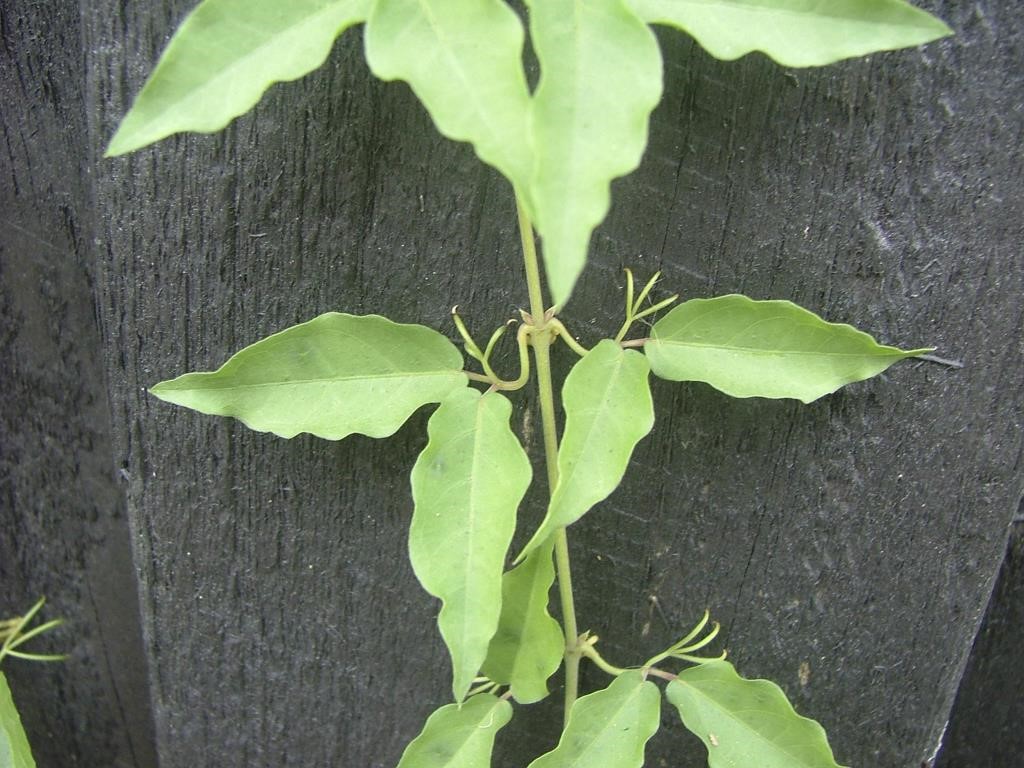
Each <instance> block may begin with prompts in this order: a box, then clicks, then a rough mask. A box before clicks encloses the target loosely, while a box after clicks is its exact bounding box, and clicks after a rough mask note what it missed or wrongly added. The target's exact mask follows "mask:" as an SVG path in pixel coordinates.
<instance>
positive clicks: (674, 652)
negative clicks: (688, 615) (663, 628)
mask: <svg viewBox="0 0 1024 768" xmlns="http://www.w3.org/2000/svg"><path fill="white" fill-rule="evenodd" d="M710 620H711V614H710V613H709V612H708V611H706V610H705V611H704V616H703V617H701V620H700V621H699V622H697V625H696V626H695V627H694V628H693V629H692V630H691V631H690V633H689V634H688V635H686V637H684V638H683V639H682V640H679V641H678V642H676V643H674V644H673V645H672V646H671V647H670V648H668V649H667V650H665V651H663V652H662V653H659V654H658V655H657V656H654V657H652V658H651V659H649V660H648V661H647V663H646V664H644V666H645V667H653V666H654V665H655V664H657V663H658V662H660V661H664V660H665V659H679V660H681V661H689V662H691V663H693V664H703V663H705V662H708V661H722V660H723V659H725V657H726V651H722V653H720V654H719V655H718V656H697V655H695V653H694V652H695V651H699V650H700V649H702V648H704V647H705V646H707V645H708V644H709V643H711V641H712V640H714V639H715V638H716V637H717V636H718V633H719V631H720V630H721V628H722V626H721V624H719V623H718V622H717V621H715V622H711V624H712V626H711V629H710V630H709V631H708V632H707V633H706V634H704V636H703V637H701V634H702V633H704V629H705V628H706V627H707V625H708V622H709V621H710Z"/></svg>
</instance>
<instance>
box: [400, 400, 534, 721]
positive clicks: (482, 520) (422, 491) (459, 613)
mask: <svg viewBox="0 0 1024 768" xmlns="http://www.w3.org/2000/svg"><path fill="white" fill-rule="evenodd" d="M511 414H512V405H511V403H510V402H509V401H508V399H507V398H506V397H505V396H504V395H501V394H499V393H497V392H489V393H487V394H485V395H481V394H480V393H479V392H478V391H476V390H475V389H471V388H466V389H460V390H457V391H455V392H453V393H452V394H451V395H450V396H449V397H448V398H447V399H446V400H445V401H444V402H443V403H441V407H440V408H438V409H437V411H435V412H434V414H433V415H432V416H431V417H430V422H429V423H428V425H427V433H428V437H429V441H428V443H427V447H426V448H424V449H423V452H422V453H421V454H420V456H419V458H418V459H417V460H416V464H415V466H414V467H413V469H412V477H411V479H412V496H413V501H414V502H415V508H414V511H413V517H412V527H411V528H410V530H409V556H410V558H411V559H412V567H413V570H414V571H415V572H416V576H417V578H419V580H420V582H421V583H422V584H423V587H424V588H425V589H426V590H427V591H428V592H429V593H430V594H432V595H434V596H435V597H439V598H440V599H441V600H442V601H443V603H444V605H443V607H442V608H441V614H440V616H438V619H437V623H438V626H439V628H440V630H441V636H442V637H443V638H444V641H445V644H446V645H447V646H448V651H449V653H450V654H451V657H452V672H453V675H452V677H453V682H452V690H453V692H454V694H455V699H456V701H461V700H462V698H463V697H464V696H465V695H466V692H467V691H468V690H469V687H470V685H471V684H472V682H473V678H474V677H476V675H477V672H478V671H479V670H480V667H481V666H482V665H483V663H484V659H485V658H486V656H487V647H488V644H489V643H490V641H491V638H492V637H493V636H494V633H495V631H496V630H497V628H498V618H499V616H500V614H501V581H502V569H503V566H504V563H505V555H506V552H507V551H508V546H509V544H510V543H511V540H512V534H513V533H514V531H515V525H516V510H517V508H518V506H519V502H520V501H521V500H522V498H523V494H525V493H526V489H527V487H528V486H529V485H530V478H531V475H532V470H531V469H530V461H529V459H528V458H527V456H526V452H525V451H524V450H523V448H522V446H521V445H520V444H519V440H518V439H516V436H515V435H514V434H513V433H512V430H511V429H510V428H509V417H510V416H511Z"/></svg>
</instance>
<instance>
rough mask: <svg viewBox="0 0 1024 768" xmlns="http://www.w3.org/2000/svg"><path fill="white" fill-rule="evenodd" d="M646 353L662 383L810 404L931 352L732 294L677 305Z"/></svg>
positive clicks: (788, 306) (785, 305) (656, 331)
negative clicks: (691, 383) (890, 344)
mask: <svg viewBox="0 0 1024 768" xmlns="http://www.w3.org/2000/svg"><path fill="white" fill-rule="evenodd" d="M644 351H645V352H646V353H647V357H648V358H649V359H650V361H651V370H652V371H653V372H654V374H655V375H656V376H660V377H661V378H663V379H669V380H670V381H703V382H706V383H708V384H710V385H711V386H713V387H715V389H718V390H721V391H722V392H725V393H726V394H727V395H732V396H733V397H769V398H787V397H788V398H795V399H797V400H802V401H803V402H805V403H809V402H811V401H813V400H817V399H818V398H819V397H823V396H824V395H827V394H829V393H830V392H835V391H836V390H837V389H839V388H840V387H842V386H843V385H844V384H849V383H850V382H854V381H861V380H862V379H868V378H871V377H872V376H875V375H877V374H879V373H881V372H882V371H884V370H885V369H886V368H888V367H889V366H890V365H892V364H893V363H895V362H897V361H899V360H903V359H905V358H908V357H914V356H915V355H920V354H923V353H925V352H928V351H930V350H929V349H914V350H909V351H907V350H901V349H897V348H896V347H887V346H882V345H880V344H878V343H877V342H876V341H875V340H874V339H873V338H871V336H869V335H868V334H866V333H864V332H862V331H858V330H857V329H856V328H854V327H852V326H849V325H845V324H839V323H828V322H826V321H824V320H822V319H821V318H820V317H818V316H817V315H815V314H814V313H813V312H809V311H808V310H806V309H803V308H802V307H799V306H797V305H796V304H793V303H792V302H789V301H754V300H753V299H749V298H747V297H746V296H740V295H736V294H732V295H728V296H719V297H717V298H714V299H692V300H690V301H687V302H685V303H684V304H680V305H679V306H678V307H675V308H674V309H673V310H672V311H671V312H669V313H668V314H667V315H665V317H663V318H662V319H661V320H659V321H658V322H657V323H655V324H654V328H653V329H652V332H651V339H650V341H648V342H647V343H646V344H645V345H644Z"/></svg>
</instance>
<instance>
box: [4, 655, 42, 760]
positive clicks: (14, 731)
mask: <svg viewBox="0 0 1024 768" xmlns="http://www.w3.org/2000/svg"><path fill="white" fill-rule="evenodd" d="M35 766H36V761H35V760H33V759H32V750H30V749H29V746H28V738H27V737H26V736H25V729H24V728H22V726H21V718H20V717H18V710H17V709H15V707H14V699H13V698H11V689H10V688H8V687H7V678H5V677H4V673H3V672H0V768H35Z"/></svg>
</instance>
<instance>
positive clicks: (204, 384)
mask: <svg viewBox="0 0 1024 768" xmlns="http://www.w3.org/2000/svg"><path fill="white" fill-rule="evenodd" d="M461 369H462V355H461V354H460V353H459V350H458V349H456V348H455V346H454V345H453V344H452V343H451V342H450V341H448V339H446V338H445V337H444V336H442V335H441V334H440V333H438V332H437V331H434V330H432V329H430V328H427V327H425V326H422V325H402V324H399V323H394V322H392V321H391V320H388V319H386V318H383V317H380V316H378V315H366V316H361V317H360V316H355V315H346V314H341V313H337V312H331V313H328V314H325V315H320V316H319V317H317V318H315V319H313V320H310V321H309V322H306V323H302V324H300V325H295V326H292V327H291V328H288V329H286V330H284V331H281V332H280V333H275V334H274V335H272V336H268V337H267V338H265V339H263V340H262V341H258V342H256V343H255V344H252V345H251V346H248V347H246V348H245V349H243V350H241V351H240V352H238V353H237V354H235V355H234V356H233V357H231V359H229V360H228V361H227V362H226V363H224V365H222V366H221V367H220V368H219V369H218V370H216V371H213V372H204V373H186V374H185V375H183V376H179V377H178V378H176V379H172V380H170V381H164V382H161V383H160V384H157V385H156V386H155V387H153V388H152V389H151V390H150V392H151V393H152V394H154V395H156V396H157V397H159V398H160V399H161V400H166V401H167V402H169V403H175V404H177V405H183V406H185V407H187V408H192V409H194V410H197V411H200V412H202V413H209V414H213V415H217V416H233V417H234V418H236V419H238V420H240V421H242V422H243V423H244V424H246V426H248V427H250V428H252V429H255V430H257V431H260V432H273V433H274V434H276V435H280V436H281V437H288V438H290V437H295V435H297V434H299V433H300V432H309V433H311V434H314V435H316V436H318V437H323V438H326V439H328V440H340V439H341V438H343V437H345V436H347V435H350V434H352V433H359V434H363V435H369V436H370V437H386V436H388V435H390V434H393V433H394V432H395V430H397V429H398V428H399V427H400V426H401V425H402V424H403V423H404V422H405V420H406V419H408V418H409V416H410V415H411V414H412V412H413V411H415V410H416V409H417V408H419V407H421V406H423V405H426V404H427V403H438V402H440V401H441V400H443V399H444V398H445V396H446V395H447V394H448V393H449V392H451V391H452V390H453V389H456V388H458V387H464V386H465V385H466V384H467V383H468V379H467V378H466V375H465V374H464V373H463V372H462V370H461Z"/></svg>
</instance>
